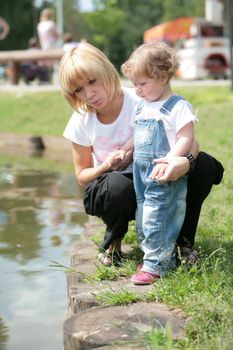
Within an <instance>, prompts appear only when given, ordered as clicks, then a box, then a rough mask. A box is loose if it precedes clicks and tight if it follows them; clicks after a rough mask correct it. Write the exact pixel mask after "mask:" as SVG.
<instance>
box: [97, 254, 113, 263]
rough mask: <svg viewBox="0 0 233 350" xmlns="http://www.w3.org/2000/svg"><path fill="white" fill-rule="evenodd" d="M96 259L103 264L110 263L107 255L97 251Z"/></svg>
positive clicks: (110, 260)
mask: <svg viewBox="0 0 233 350" xmlns="http://www.w3.org/2000/svg"><path fill="white" fill-rule="evenodd" d="M98 260H99V262H100V263H101V264H102V265H104V266H111V265H112V259H111V258H110V257H109V256H108V255H105V254H104V253H99V255H98Z"/></svg>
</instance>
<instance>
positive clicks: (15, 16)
mask: <svg viewBox="0 0 233 350" xmlns="http://www.w3.org/2000/svg"><path fill="white" fill-rule="evenodd" d="M1 16H2V17H3V18H4V19H5V20H6V21H7V23H8V24H9V26H10V32H9V34H8V36H7V38H6V39H4V40H2V41H0V50H17V49H25V48H27V47H28V40H29V39H30V38H31V37H32V36H34V35H35V34H36V33H35V28H34V23H35V20H36V12H35V9H34V6H33V1H32V0H20V1H14V0H1Z"/></svg>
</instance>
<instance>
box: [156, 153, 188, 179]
mask: <svg viewBox="0 0 233 350" xmlns="http://www.w3.org/2000/svg"><path fill="white" fill-rule="evenodd" d="M154 161H155V162H156V166H157V165H158V164H164V165H166V167H165V172H164V174H162V175H161V176H160V177H159V178H158V180H159V182H161V183H166V182H168V181H174V180H177V179H178V178H179V177H181V176H183V175H185V174H187V172H188V171H189V167H190V165H189V161H188V159H187V158H186V157H174V158H172V159H170V160H168V159H167V158H159V159H154ZM156 166H155V168H154V169H156ZM153 171H154V170H153ZM152 173H153V172H152ZM156 174H157V170H156Z"/></svg>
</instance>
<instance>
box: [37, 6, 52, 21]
mask: <svg viewBox="0 0 233 350" xmlns="http://www.w3.org/2000/svg"><path fill="white" fill-rule="evenodd" d="M53 17H54V12H53V9H51V8H49V7H46V8H44V9H43V10H42V11H41V13H40V20H41V21H46V20H52V19H53Z"/></svg>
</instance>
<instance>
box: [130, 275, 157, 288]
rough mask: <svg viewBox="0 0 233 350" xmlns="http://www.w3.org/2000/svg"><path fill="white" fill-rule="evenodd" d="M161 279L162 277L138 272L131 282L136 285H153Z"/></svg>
mask: <svg viewBox="0 0 233 350" xmlns="http://www.w3.org/2000/svg"><path fill="white" fill-rule="evenodd" d="M159 278H160V276H158V275H154V274H152V273H149V272H138V273H135V274H134V275H133V276H132V277H131V282H133V283H134V284H136V285H143V284H152V283H155V282H156V281H157V280H158V279H159Z"/></svg>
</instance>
